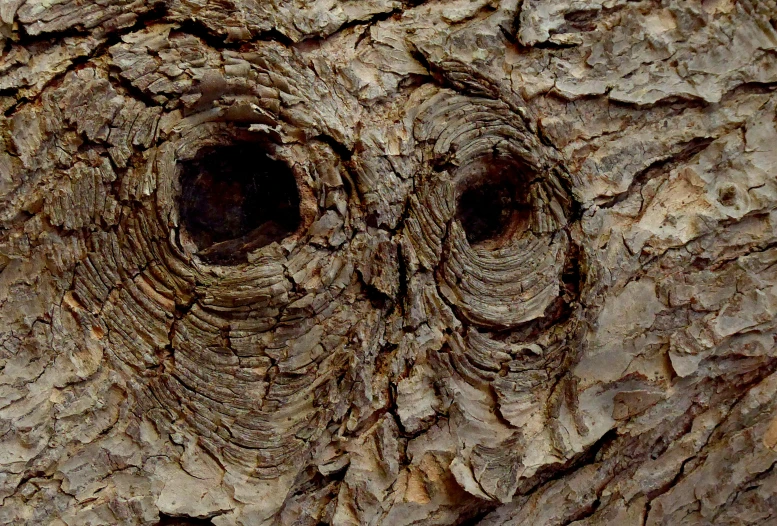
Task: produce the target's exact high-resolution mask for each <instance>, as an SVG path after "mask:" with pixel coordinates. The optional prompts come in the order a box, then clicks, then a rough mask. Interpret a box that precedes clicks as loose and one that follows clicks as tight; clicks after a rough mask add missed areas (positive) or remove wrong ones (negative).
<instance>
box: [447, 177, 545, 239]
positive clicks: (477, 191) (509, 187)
mask: <svg viewBox="0 0 777 526" xmlns="http://www.w3.org/2000/svg"><path fill="white" fill-rule="evenodd" d="M494 168H495V169H494V170H492V171H490V173H487V174H486V176H485V177H479V178H476V179H475V182H474V184H468V185H466V186H464V187H463V188H462V189H461V190H460V193H459V198H458V204H457V207H456V218H457V219H458V220H459V222H460V223H461V226H462V228H463V229H464V232H465V234H466V235H467V240H468V241H469V242H470V244H472V245H475V244H480V243H484V242H489V241H493V242H496V243H497V244H498V245H501V243H502V242H503V241H505V240H507V239H508V238H510V237H512V236H513V235H515V234H516V233H517V232H519V231H522V230H524V229H525V228H526V225H527V221H528V217H529V211H530V207H529V206H528V204H527V203H526V201H525V199H526V197H527V196H526V194H527V189H526V188H525V185H523V184H521V183H520V182H518V181H517V180H516V179H515V178H514V177H510V176H509V175H510V173H511V172H512V170H508V171H507V172H505V171H503V169H504V167H494ZM499 168H502V170H500V169H499Z"/></svg>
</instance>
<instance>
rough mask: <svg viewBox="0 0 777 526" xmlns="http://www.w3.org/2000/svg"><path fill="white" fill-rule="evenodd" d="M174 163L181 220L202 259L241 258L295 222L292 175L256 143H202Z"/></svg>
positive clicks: (285, 232)
mask: <svg viewBox="0 0 777 526" xmlns="http://www.w3.org/2000/svg"><path fill="white" fill-rule="evenodd" d="M180 164H181V167H180V168H181V171H180V181H181V201H180V211H181V219H182V221H183V225H184V228H185V229H186V231H187V232H188V233H189V235H190V236H191V238H192V239H193V241H194V243H195V244H196V245H197V248H198V255H199V257H200V258H202V259H203V260H205V261H207V262H209V263H216V264H236V263H240V262H243V261H245V260H246V253H247V252H248V251H250V250H254V249H256V248H259V247H262V246H265V245H269V244H270V243H272V242H274V241H280V240H282V239H283V238H285V237H287V236H288V235H289V234H291V233H292V232H294V231H295V230H297V228H298V227H299V226H300V221H301V220H300V196H299V191H298V189H297V183H296V180H295V178H294V175H293V174H292V172H291V170H290V168H289V167H288V166H287V165H286V164H285V163H284V162H282V161H278V160H275V159H272V158H271V157H269V156H268V155H267V153H265V152H264V151H262V149H261V147H260V146H257V145H256V144H237V145H229V146H213V147H208V148H204V149H203V150H201V151H200V152H199V153H198V154H197V156H196V157H195V158H194V159H191V160H189V161H184V162H181V163H180Z"/></svg>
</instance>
